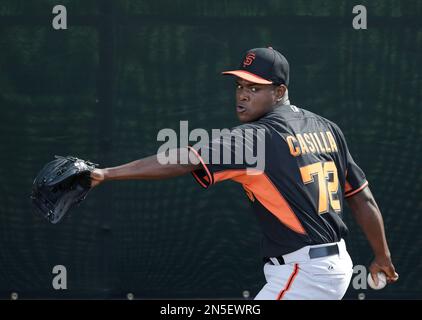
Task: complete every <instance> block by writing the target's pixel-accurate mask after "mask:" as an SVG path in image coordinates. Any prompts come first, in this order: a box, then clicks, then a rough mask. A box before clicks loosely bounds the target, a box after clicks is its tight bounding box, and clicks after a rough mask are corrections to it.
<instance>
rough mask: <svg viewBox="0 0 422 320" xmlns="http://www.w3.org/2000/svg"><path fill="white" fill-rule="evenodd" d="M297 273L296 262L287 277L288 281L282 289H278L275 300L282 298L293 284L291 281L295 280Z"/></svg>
mask: <svg viewBox="0 0 422 320" xmlns="http://www.w3.org/2000/svg"><path fill="white" fill-rule="evenodd" d="M298 273H299V265H298V264H297V263H295V268H294V270H293V273H292V274H291V275H290V277H289V281H287V284H286V286H285V287H284V289H283V290H281V291H280V293H279V294H278V296H277V299H276V300H281V299H283V296H284V295H285V293H286V292H287V291H288V290H289V289H290V287H291V286H292V284H293V281H294V280H295V278H296V276H297V274H298Z"/></svg>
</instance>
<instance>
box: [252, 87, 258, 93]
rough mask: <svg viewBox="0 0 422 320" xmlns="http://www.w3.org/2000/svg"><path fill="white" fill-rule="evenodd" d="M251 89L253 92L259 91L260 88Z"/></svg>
mask: <svg viewBox="0 0 422 320" xmlns="http://www.w3.org/2000/svg"><path fill="white" fill-rule="evenodd" d="M251 91H252V92H258V91H259V89H258V88H257V87H251Z"/></svg>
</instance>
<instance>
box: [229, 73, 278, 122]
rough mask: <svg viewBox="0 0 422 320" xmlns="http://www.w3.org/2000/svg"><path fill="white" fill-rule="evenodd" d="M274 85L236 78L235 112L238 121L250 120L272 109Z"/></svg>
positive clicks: (274, 102) (274, 98)
mask: <svg viewBox="0 0 422 320" xmlns="http://www.w3.org/2000/svg"><path fill="white" fill-rule="evenodd" d="M275 88H276V87H275V86H273V85H271V84H257V83H253V82H250V81H247V80H244V79H240V78H237V80H236V113H237V117H238V118H239V120H240V122H242V123H245V122H251V121H255V120H257V119H259V118H261V117H262V116H263V115H265V114H266V113H268V112H270V111H272V110H273V107H274V105H275V104H276V103H277V96H276V90H275Z"/></svg>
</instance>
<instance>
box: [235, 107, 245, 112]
mask: <svg viewBox="0 0 422 320" xmlns="http://www.w3.org/2000/svg"><path fill="white" fill-rule="evenodd" d="M236 111H237V113H243V112H245V111H246V108H245V107H244V106H236Z"/></svg>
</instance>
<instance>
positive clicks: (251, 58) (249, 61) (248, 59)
mask: <svg viewBox="0 0 422 320" xmlns="http://www.w3.org/2000/svg"><path fill="white" fill-rule="evenodd" d="M254 60H255V53H248V54H247V55H246V58H245V60H243V67H246V66H250V65H251V64H252V62H253V61H254Z"/></svg>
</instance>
